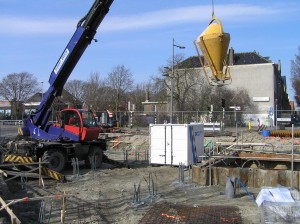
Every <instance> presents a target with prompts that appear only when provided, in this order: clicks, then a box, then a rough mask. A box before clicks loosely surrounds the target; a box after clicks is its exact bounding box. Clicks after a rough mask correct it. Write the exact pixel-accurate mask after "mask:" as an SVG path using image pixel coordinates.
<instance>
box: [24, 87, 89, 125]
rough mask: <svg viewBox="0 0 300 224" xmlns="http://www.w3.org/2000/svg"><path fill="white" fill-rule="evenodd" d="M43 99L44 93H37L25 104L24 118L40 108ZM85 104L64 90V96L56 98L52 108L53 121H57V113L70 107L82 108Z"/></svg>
mask: <svg viewBox="0 0 300 224" xmlns="http://www.w3.org/2000/svg"><path fill="white" fill-rule="evenodd" d="M42 98H43V93H36V94H34V95H33V96H32V97H30V98H29V99H28V100H26V101H25V102H24V117H27V116H28V115H29V114H30V113H32V112H33V111H34V110H36V109H37V108H38V106H39V105H40V103H41V101H42ZM82 106H83V103H82V102H81V101H80V100H78V99H77V98H76V97H74V96H73V95H72V94H70V93H69V92H68V91H66V90H63V92H62V95H61V96H59V97H56V98H55V100H54V102H53V106H52V111H53V113H52V118H51V119H52V120H55V118H56V113H57V112H58V111H60V110H62V109H65V108H68V107H74V108H82Z"/></svg>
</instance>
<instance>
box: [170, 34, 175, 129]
mask: <svg viewBox="0 0 300 224" xmlns="http://www.w3.org/2000/svg"><path fill="white" fill-rule="evenodd" d="M173 79H174V38H173V43H172V77H171V105H170V123H171V124H172V123H173V88H174V82H173Z"/></svg>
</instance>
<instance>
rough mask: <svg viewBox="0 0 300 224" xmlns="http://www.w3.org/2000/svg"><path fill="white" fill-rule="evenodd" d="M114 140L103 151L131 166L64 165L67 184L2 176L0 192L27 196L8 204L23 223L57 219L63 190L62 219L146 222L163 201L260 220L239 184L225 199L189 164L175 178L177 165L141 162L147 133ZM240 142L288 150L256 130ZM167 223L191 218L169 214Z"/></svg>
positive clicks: (3, 219) (221, 188)
mask: <svg viewBox="0 0 300 224" xmlns="http://www.w3.org/2000/svg"><path fill="white" fill-rule="evenodd" d="M116 139H118V141H120V143H118V144H116V142H112V143H110V149H109V150H108V151H107V152H106V154H107V155H108V156H109V157H110V158H112V159H117V160H123V159H124V151H125V150H127V152H128V165H129V167H130V168H125V167H124V168H115V167H114V166H112V165H109V164H102V167H101V169H97V170H92V171H91V170H86V169H84V167H80V170H79V174H78V173H77V172H74V171H72V169H69V170H67V171H66V172H65V174H66V176H67V179H68V181H67V182H66V183H57V182H55V181H53V180H50V179H45V180H44V185H45V186H44V187H42V186H39V185H38V181H37V180H32V179H26V180H24V179H23V180H22V181H20V179H16V180H14V181H9V182H8V183H7V185H5V184H4V185H3V181H2V186H1V191H0V195H1V197H3V198H4V199H5V200H6V201H7V202H9V199H17V198H24V197H29V200H28V202H23V201H22V202H19V203H16V204H15V205H13V206H10V207H11V208H12V210H13V211H14V212H15V214H16V216H17V217H18V218H19V219H20V220H21V221H22V223H38V221H37V220H41V221H42V222H43V223H60V221H61V214H62V208H63V200H62V195H63V194H65V208H66V212H65V223H120V224H122V223H124V224H125V223H126V224H128V223H132V224H135V223H141V221H142V220H143V221H145V219H143V217H144V216H145V215H147V214H148V215H149V212H151V208H152V207H153V206H156V205H158V204H159V203H162V202H166V203H171V204H176V205H182V206H190V207H191V208H195V207H201V206H209V205H210V206H220V205H221V206H228V207H231V206H237V208H238V209H239V215H240V216H241V220H242V221H241V222H229V221H226V222H216V223H260V217H261V209H260V208H259V207H257V205H256V203H255V202H254V201H253V200H251V198H250V197H249V195H248V194H246V192H245V191H244V189H238V191H237V193H236V197H235V198H230V199H229V198H228V197H227V196H226V194H225V186H206V187H203V186H199V185H197V184H194V183H192V181H191V179H192V176H191V175H192V172H191V170H189V169H186V170H185V171H184V181H183V182H182V181H180V180H179V172H178V171H179V169H178V167H170V166H159V167H152V166H149V165H148V164H147V162H146V161H144V159H145V156H146V155H145V152H146V151H147V149H148V147H149V146H148V135H147V134H142V135H139V134H129V135H128V134H127V135H122V136H120V137H119V138H118V134H116V138H114V141H115V140H116ZM211 139H214V141H235V140H236V138H234V137H231V136H227V137H223V136H222V137H217V138H212V137H208V138H205V141H207V140H211ZM240 141H244V142H268V143H270V144H271V145H272V147H271V149H270V148H269V147H267V149H266V150H279V149H280V150H288V149H287V148H284V146H286V145H290V143H291V142H290V140H282V139H280V138H263V137H261V136H260V135H259V134H257V133H247V134H246V133H245V134H243V139H242V138H240ZM287 147H289V146H287ZM137 152H138V154H137ZM247 190H248V191H249V192H250V194H252V195H254V197H255V196H257V194H258V193H259V191H260V189H254V188H248V189H247ZM34 198H35V199H37V200H34ZM42 199H44V200H42ZM5 214H6V213H5V212H4V211H2V212H0V216H2V217H1V218H0V223H1V224H2V223H10V222H8V221H7V220H9V219H8V217H7V216H6V215H5ZM150 215H151V214H150ZM211 215H212V216H213V215H214V214H211ZM206 221H207V222H206V223H211V222H209V220H206ZM143 223H146V222H143ZM148 223H153V222H148ZM161 223H162V222H161ZM167 223H192V222H185V221H184V220H178V219H176V220H174V219H172V218H170V220H169V222H167ZM199 223H205V222H204V221H202V222H201V221H199Z"/></svg>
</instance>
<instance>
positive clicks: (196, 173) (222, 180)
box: [192, 166, 300, 190]
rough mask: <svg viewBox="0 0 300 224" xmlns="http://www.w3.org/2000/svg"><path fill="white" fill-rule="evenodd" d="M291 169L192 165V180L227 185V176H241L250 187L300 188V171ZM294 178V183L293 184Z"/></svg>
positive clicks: (203, 183)
mask: <svg viewBox="0 0 300 224" xmlns="http://www.w3.org/2000/svg"><path fill="white" fill-rule="evenodd" d="M291 175H292V171H290V170H265V169H254V168H231V167H211V169H210V168H209V167H204V168H201V167H199V166H193V167H192V181H193V182H194V183H197V184H199V185H201V186H208V185H210V184H211V185H223V186H225V185H226V181H227V177H236V178H239V179H240V180H241V181H242V182H243V183H244V185H245V186H248V187H254V188H257V187H258V188H259V187H264V186H270V187H276V186H278V185H282V186H286V187H291V186H292V187H293V188H295V189H298V190H299V187H300V172H299V171H293V178H291ZM291 179H293V185H291Z"/></svg>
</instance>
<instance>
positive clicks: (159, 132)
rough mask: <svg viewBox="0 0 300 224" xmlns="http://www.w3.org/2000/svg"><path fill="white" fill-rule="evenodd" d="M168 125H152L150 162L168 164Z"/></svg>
mask: <svg viewBox="0 0 300 224" xmlns="http://www.w3.org/2000/svg"><path fill="white" fill-rule="evenodd" d="M166 131H167V126H166V125H152V124H151V125H150V164H166V154H167V153H166V151H167V145H166Z"/></svg>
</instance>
